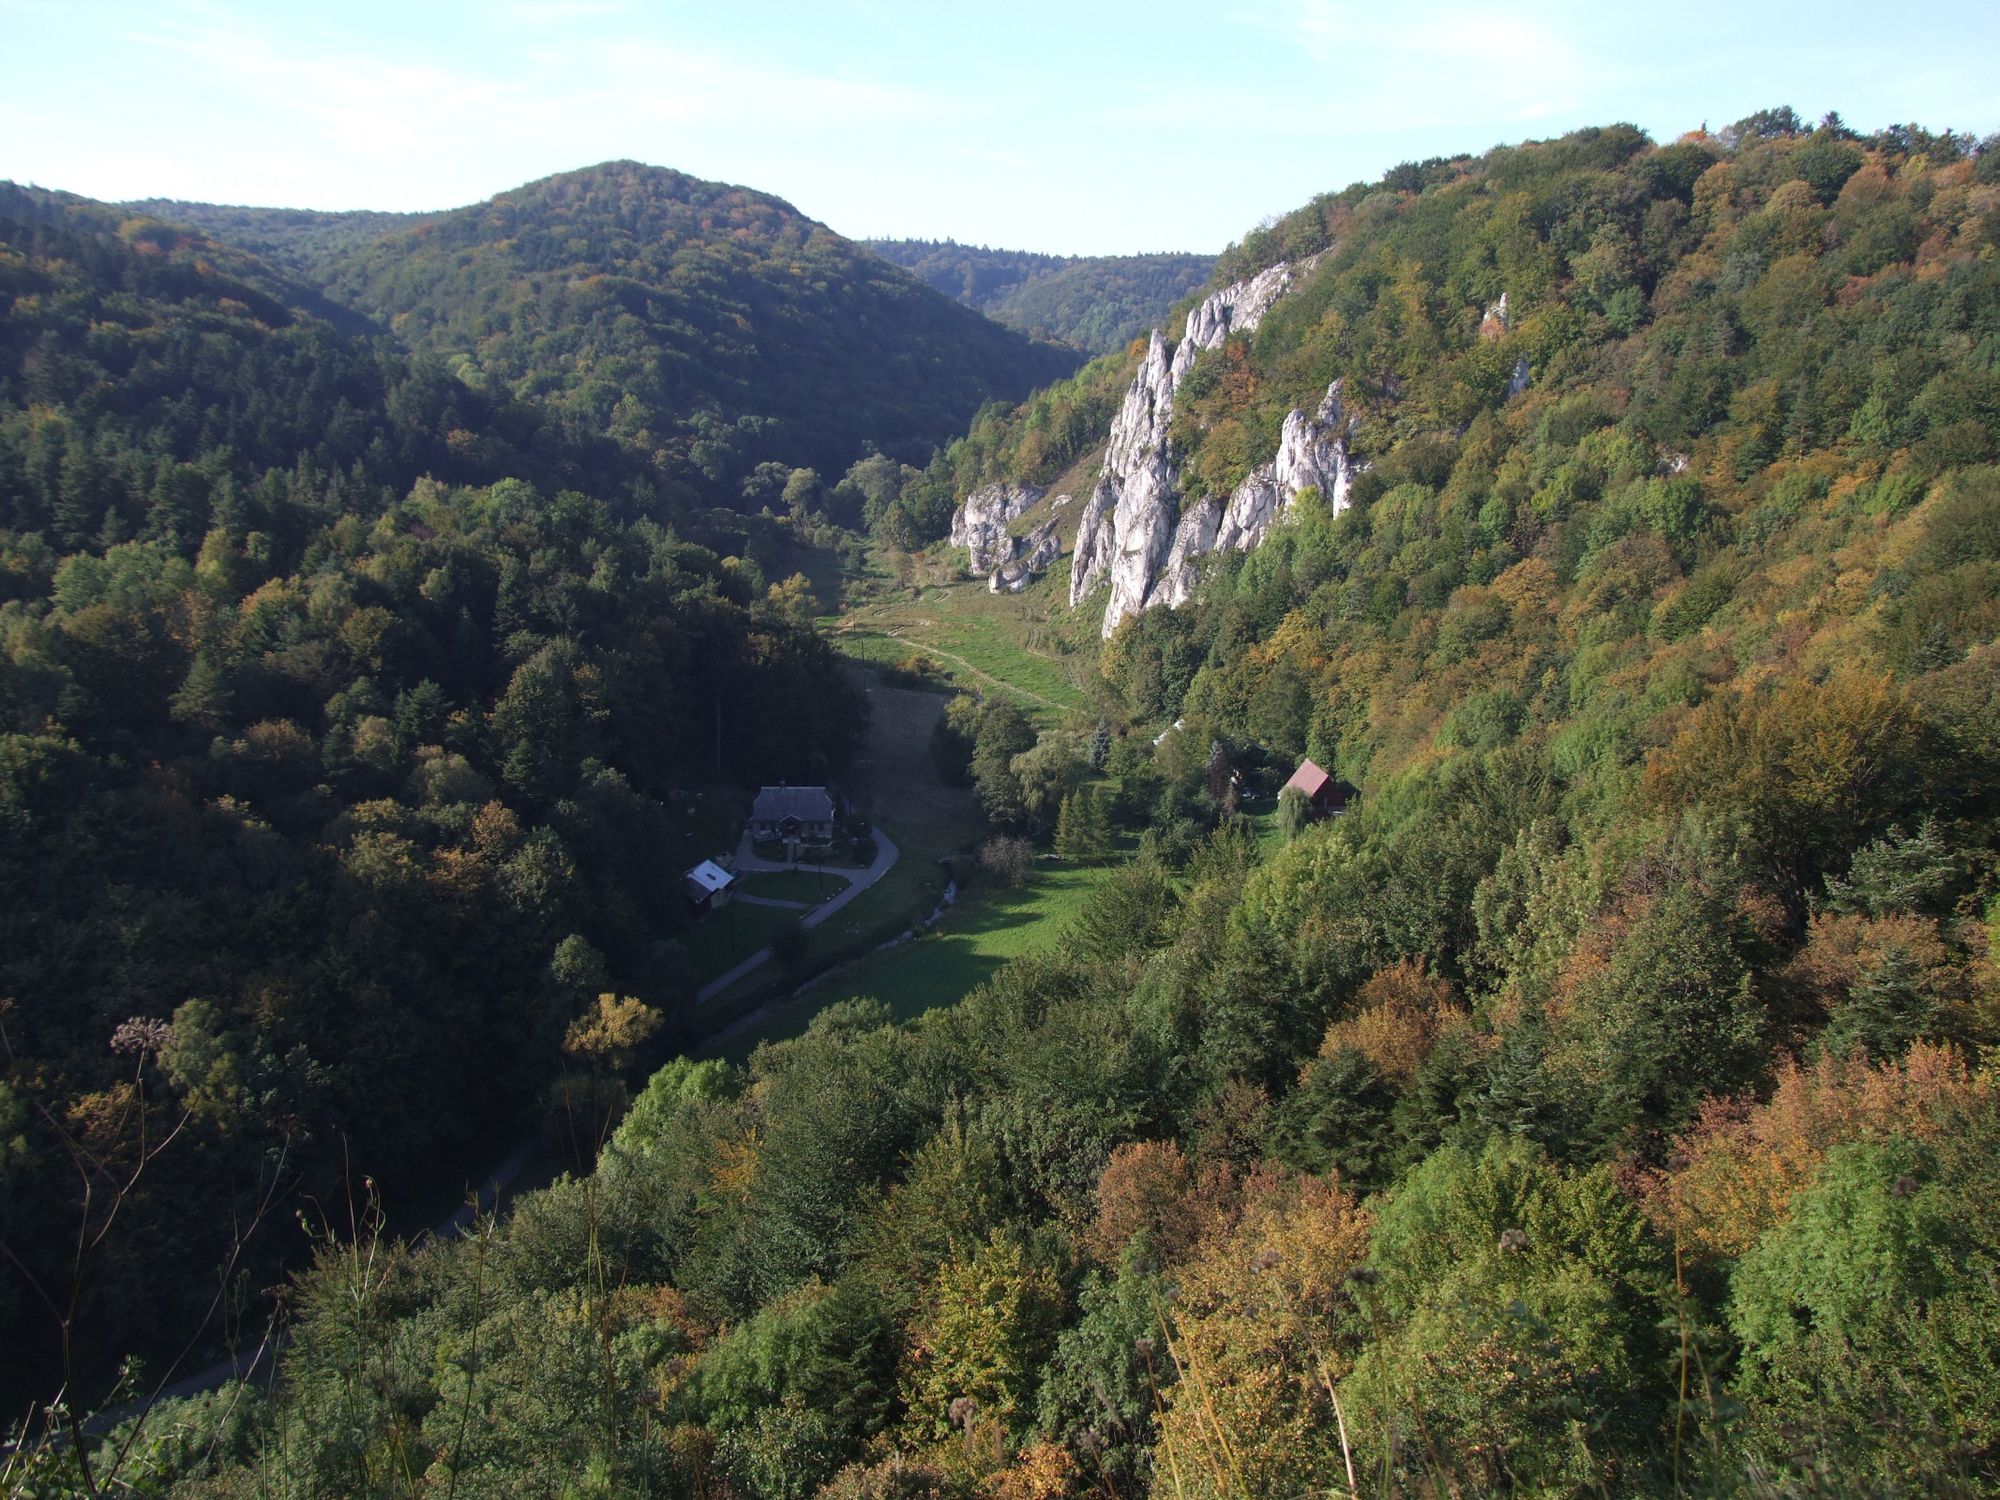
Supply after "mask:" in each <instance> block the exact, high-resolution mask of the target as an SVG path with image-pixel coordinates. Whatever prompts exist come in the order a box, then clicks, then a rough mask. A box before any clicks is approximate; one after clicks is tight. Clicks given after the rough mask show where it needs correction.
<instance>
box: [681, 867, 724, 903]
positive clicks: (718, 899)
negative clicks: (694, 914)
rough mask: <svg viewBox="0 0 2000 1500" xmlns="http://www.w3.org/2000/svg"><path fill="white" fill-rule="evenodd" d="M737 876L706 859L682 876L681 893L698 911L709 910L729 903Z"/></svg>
mask: <svg viewBox="0 0 2000 1500" xmlns="http://www.w3.org/2000/svg"><path fill="white" fill-rule="evenodd" d="M735 888H736V877H735V876H734V875H732V874H730V873H729V871H727V870H725V869H723V868H722V866H721V865H719V864H717V863H716V862H715V861H714V860H712V859H705V860H703V861H702V862H701V863H700V864H698V865H696V866H695V867H694V868H693V869H692V870H689V871H688V872H687V873H686V874H685V875H683V876H681V894H682V895H684V896H686V897H687V899H688V905H690V906H692V907H693V908H694V909H695V910H696V911H698V912H709V911H713V910H715V908H716V907H718V906H726V905H727V904H728V903H729V895H730V892H731V891H733V890H734V889H735Z"/></svg>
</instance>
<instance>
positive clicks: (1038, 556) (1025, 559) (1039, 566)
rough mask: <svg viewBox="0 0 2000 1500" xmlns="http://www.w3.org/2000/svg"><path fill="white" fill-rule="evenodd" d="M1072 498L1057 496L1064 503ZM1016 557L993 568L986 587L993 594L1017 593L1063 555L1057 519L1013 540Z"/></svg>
mask: <svg viewBox="0 0 2000 1500" xmlns="http://www.w3.org/2000/svg"><path fill="white" fill-rule="evenodd" d="M1068 499H1069V496H1067V495H1061V496H1058V497H1057V503H1058V504H1061V503H1063V502H1065V501H1067V500H1068ZM1010 542H1011V545H1012V548H1013V550H1014V553H1015V555H1014V556H1013V557H1010V558H1006V559H1003V560H1002V561H1001V562H1000V564H999V565H998V566H997V567H995V568H994V569H993V572H992V574H991V576H990V577H988V578H987V580H986V588H987V591H988V592H989V593H994V594H1018V593H1020V592H1021V590H1022V589H1024V588H1026V587H1027V586H1028V585H1029V584H1030V583H1032V582H1034V580H1035V578H1036V576H1037V575H1038V574H1040V573H1043V572H1046V571H1047V570H1048V566H1049V564H1050V563H1052V562H1054V561H1055V560H1056V559H1057V558H1058V557H1060V556H1061V555H1062V538H1061V537H1060V536H1058V535H1057V534H1056V518H1055V517H1054V516H1050V517H1049V518H1048V520H1046V521H1044V522H1042V524H1041V525H1039V526H1037V527H1035V528H1034V529H1033V530H1032V531H1030V532H1029V533H1028V534H1027V535H1026V536H1024V537H1014V538H1010Z"/></svg>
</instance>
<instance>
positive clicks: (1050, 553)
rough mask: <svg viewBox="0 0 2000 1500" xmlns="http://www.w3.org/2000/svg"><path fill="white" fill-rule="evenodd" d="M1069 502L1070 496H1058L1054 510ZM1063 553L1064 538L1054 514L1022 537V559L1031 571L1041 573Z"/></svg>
mask: <svg viewBox="0 0 2000 1500" xmlns="http://www.w3.org/2000/svg"><path fill="white" fill-rule="evenodd" d="M1068 503H1069V496H1067V495H1058V496H1056V500H1055V504H1054V505H1053V506H1052V507H1050V508H1051V509H1052V510H1060V509H1061V508H1062V507H1063V506H1065V505H1067V504H1068ZM1061 555H1062V538H1061V537H1060V536H1058V535H1057V534H1056V518H1055V517H1054V516H1053V515H1052V516H1050V517H1049V518H1048V519H1047V520H1046V521H1044V522H1042V524H1041V525H1039V526H1037V527H1036V528H1035V529H1034V530H1032V531H1030V532H1029V533H1028V534H1027V535H1026V536H1024V537H1022V538H1021V556H1020V561H1021V562H1022V563H1024V564H1025V565H1026V566H1027V568H1028V570H1029V571H1030V572H1034V573H1040V572H1043V571H1045V570H1046V569H1047V568H1048V565H1049V564H1050V563H1052V562H1054V561H1055V560H1056V559H1057V558H1058V557H1060V556H1061Z"/></svg>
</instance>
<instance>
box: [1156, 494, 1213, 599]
mask: <svg viewBox="0 0 2000 1500" xmlns="http://www.w3.org/2000/svg"><path fill="white" fill-rule="evenodd" d="M1221 524H1222V507H1221V506H1220V505H1217V504H1216V503H1215V501H1213V500H1211V499H1206V498H1204V499H1200V500H1197V501H1195V503H1194V504H1192V505H1190V506H1189V507H1188V508H1187V509H1186V510H1184V511H1182V512H1181V523H1180V525H1178V526H1176V527H1175V528H1174V540H1173V544H1172V545H1171V546H1169V547H1168V548H1167V561H1166V564H1165V566H1163V567H1162V568H1161V569H1160V580H1159V582H1158V583H1157V584H1155V585H1154V587H1153V596H1152V600H1151V602H1152V603H1154V604H1164V605H1166V606H1167V608H1169V609H1179V608H1180V607H1181V606H1182V605H1183V604H1185V603H1187V602H1188V600H1189V599H1191V598H1193V597H1194V586H1195V585H1196V584H1197V583H1199V582H1200V581H1201V568H1200V566H1199V563H1200V559H1201V557H1202V554H1204V553H1207V552H1213V551H1214V550H1215V530H1216V527H1218V526H1220V525H1221Z"/></svg>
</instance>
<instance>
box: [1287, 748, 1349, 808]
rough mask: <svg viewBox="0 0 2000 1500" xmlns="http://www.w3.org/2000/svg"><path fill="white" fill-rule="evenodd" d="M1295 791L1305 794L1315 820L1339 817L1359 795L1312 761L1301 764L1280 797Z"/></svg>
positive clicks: (1303, 761) (1301, 762) (1304, 761)
mask: <svg viewBox="0 0 2000 1500" xmlns="http://www.w3.org/2000/svg"><path fill="white" fill-rule="evenodd" d="M1294 789H1296V790H1298V791H1300V792H1303V793H1304V794H1305V799H1306V801H1307V803H1308V804H1310V805H1311V807H1312V814H1313V816H1314V817H1315V818H1337V817H1339V816H1340V815H1341V814H1342V813H1344V812H1346V811H1347V804H1348V802H1349V801H1350V800H1351V799H1352V798H1354V797H1355V796H1357V795H1358V794H1357V793H1356V791H1355V789H1354V788H1353V787H1351V786H1349V785H1348V784H1347V783H1346V782H1344V781H1342V780H1341V779H1340V778H1339V777H1337V776H1335V775H1333V774H1332V773H1331V772H1329V771H1326V770H1323V769H1321V768H1320V767H1319V766H1316V765H1314V764H1313V763H1312V762H1311V761H1310V760H1302V761H1300V762H1299V768H1298V769H1297V770H1296V771H1294V772H1292V779H1291V780H1290V781H1287V782H1286V783H1285V786H1284V791H1281V792H1279V794H1278V795H1279V796H1281V797H1282V796H1283V795H1284V794H1285V792H1289V791H1292V790H1294Z"/></svg>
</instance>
